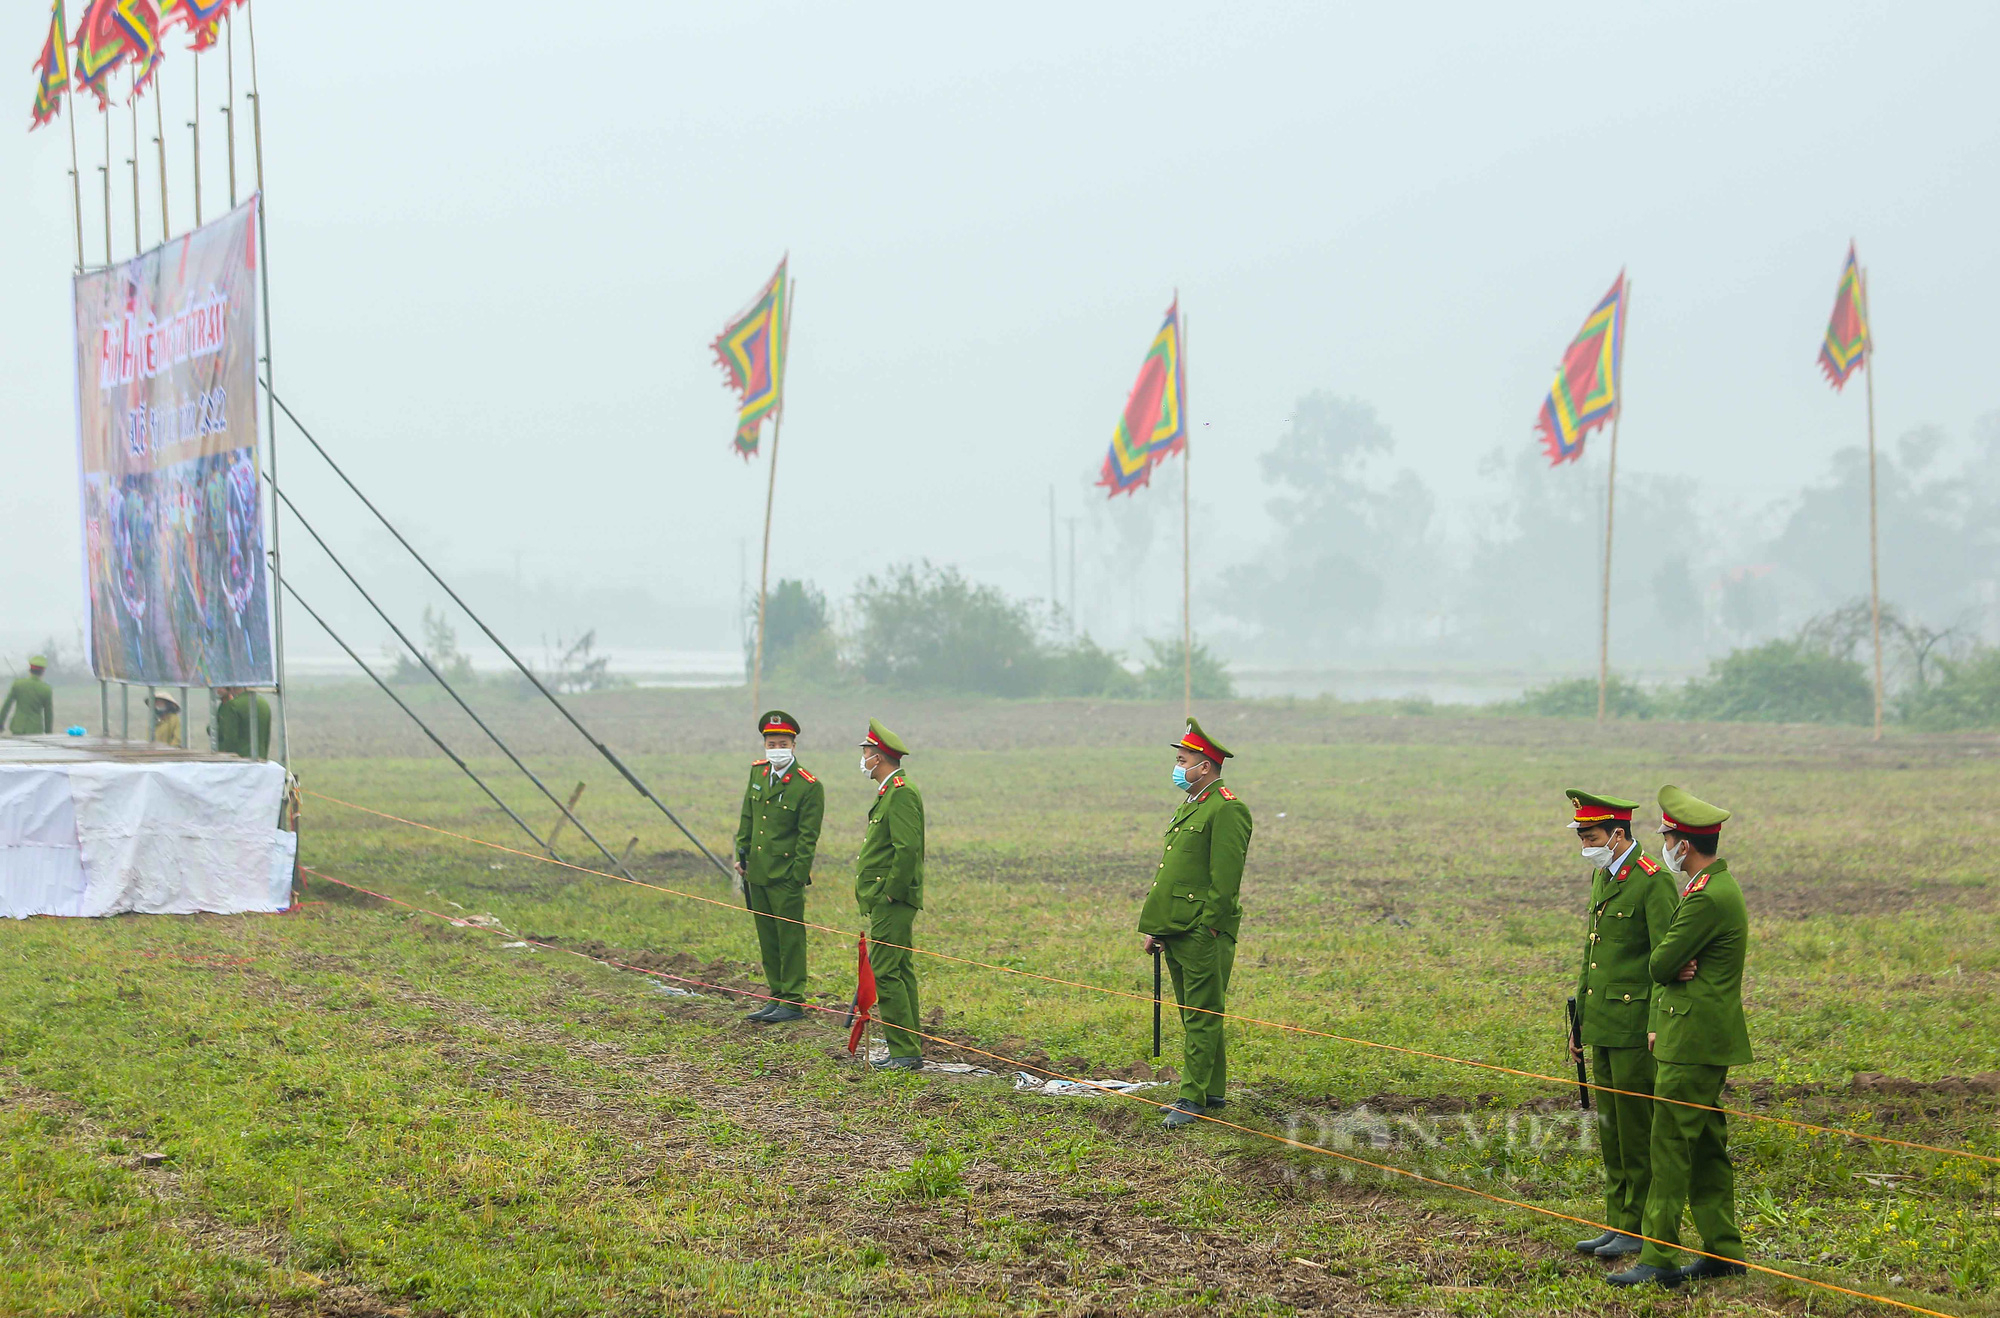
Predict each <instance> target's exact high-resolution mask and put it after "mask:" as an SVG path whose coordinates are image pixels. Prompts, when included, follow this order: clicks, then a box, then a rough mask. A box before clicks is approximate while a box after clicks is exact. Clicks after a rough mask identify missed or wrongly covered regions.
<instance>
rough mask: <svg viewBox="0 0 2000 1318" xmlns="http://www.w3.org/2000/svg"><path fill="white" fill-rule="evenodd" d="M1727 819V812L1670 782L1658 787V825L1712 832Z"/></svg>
mask: <svg viewBox="0 0 2000 1318" xmlns="http://www.w3.org/2000/svg"><path fill="white" fill-rule="evenodd" d="M1728 819H1729V812H1728V811H1727V810H1724V809H1723V808H1722V807H1721V806H1719V805H1710V804H1709V803H1708V802H1706V801H1704V800H1702V799H1701V798H1700V797H1698V796H1696V795H1694V794H1693V793H1691V792H1685V791H1682V790H1681V789H1680V788H1678V787H1675V786H1674V785H1673V784H1672V783H1668V784H1667V785H1666V786H1665V787H1662V788H1661V789H1660V827H1661V829H1662V830H1663V831H1664V830H1667V829H1672V830H1673V831H1675V832H1678V833H1714V832H1718V831H1720V830H1721V828H1722V826H1723V824H1724V823H1726V822H1727V821H1728Z"/></svg>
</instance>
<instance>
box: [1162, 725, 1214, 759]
mask: <svg viewBox="0 0 2000 1318" xmlns="http://www.w3.org/2000/svg"><path fill="white" fill-rule="evenodd" d="M1174 744H1175V745H1177V746H1185V747H1187V748H1188V749H1189V750H1191V751H1193V752H1194V753H1195V754H1197V755H1206V756H1207V757H1208V758H1209V759H1211V760H1213V761H1214V762H1215V763H1217V764H1221V763H1222V759H1223V756H1222V752H1221V751H1219V750H1217V749H1216V748H1215V743H1214V742H1212V741H1210V740H1209V739H1208V738H1206V737H1204V736H1202V735H1201V734H1200V733H1199V732H1195V731H1193V730H1190V731H1189V732H1188V734H1187V735H1186V736H1185V737H1182V738H1181V739H1180V740H1179V741H1178V742H1176V743H1174Z"/></svg>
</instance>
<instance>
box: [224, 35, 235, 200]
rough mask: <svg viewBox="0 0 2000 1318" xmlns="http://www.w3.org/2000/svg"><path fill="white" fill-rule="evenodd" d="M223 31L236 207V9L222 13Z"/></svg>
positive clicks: (232, 190) (231, 181)
mask: <svg viewBox="0 0 2000 1318" xmlns="http://www.w3.org/2000/svg"><path fill="white" fill-rule="evenodd" d="M222 32H223V36H224V39H225V42H226V44H225V49H224V54H225V56H226V60H227V62H226V65H225V67H226V68H227V70H228V73H227V81H228V84H229V102H228V104H226V105H224V106H223V107H222V113H223V117H224V120H225V121H226V122H227V124H228V128H229V131H228V141H229V209H231V210H235V209H236V19H235V11H234V10H225V11H224V12H223V15H222Z"/></svg>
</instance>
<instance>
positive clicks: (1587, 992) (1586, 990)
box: [1583, 989, 1597, 998]
mask: <svg viewBox="0 0 2000 1318" xmlns="http://www.w3.org/2000/svg"><path fill="white" fill-rule="evenodd" d="M1595 992H1597V990H1596V989H1585V990H1584V991H1583V996H1585V997H1586V998H1587V997H1589V996H1590V995H1591V994H1593V993H1595Z"/></svg>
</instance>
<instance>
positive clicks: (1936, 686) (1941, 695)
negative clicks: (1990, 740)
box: [1901, 649, 2000, 732]
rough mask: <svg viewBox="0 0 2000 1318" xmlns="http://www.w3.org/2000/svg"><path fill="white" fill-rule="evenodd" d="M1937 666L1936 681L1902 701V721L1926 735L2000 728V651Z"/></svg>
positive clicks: (1987, 651) (1941, 663)
mask: <svg viewBox="0 0 2000 1318" xmlns="http://www.w3.org/2000/svg"><path fill="white" fill-rule="evenodd" d="M1936 662H1937V667H1938V677H1937V680H1936V681H1934V682H1932V683H1930V684H1929V685H1927V686H1921V687H1918V688H1917V689H1916V690H1913V691H1911V692H1909V693H1908V694H1906V695H1905V696H1904V697H1903V699H1902V702H1901V704H1902V714H1903V718H1904V719H1905V720H1907V721H1908V722H1909V724H1910V725H1911V726H1912V727H1916V728H1922V729H1923V730H1925V731H1926V732H1948V731H1951V730H1953V729H1956V728H1991V727H2000V649H1982V650H1978V651H1976V652H1974V653H1973V654H1972V655H1971V656H1969V657H1967V658H1965V659H1958V660H1953V659H1939V660H1937V661H1936Z"/></svg>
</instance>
